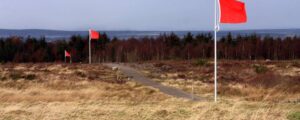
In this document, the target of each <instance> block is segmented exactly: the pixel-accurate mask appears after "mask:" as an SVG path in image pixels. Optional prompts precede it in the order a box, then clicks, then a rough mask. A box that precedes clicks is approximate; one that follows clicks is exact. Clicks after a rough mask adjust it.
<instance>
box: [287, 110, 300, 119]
mask: <svg viewBox="0 0 300 120" xmlns="http://www.w3.org/2000/svg"><path fill="white" fill-rule="evenodd" d="M287 119H289V120H300V111H298V112H292V113H290V114H289V115H288V116H287Z"/></svg>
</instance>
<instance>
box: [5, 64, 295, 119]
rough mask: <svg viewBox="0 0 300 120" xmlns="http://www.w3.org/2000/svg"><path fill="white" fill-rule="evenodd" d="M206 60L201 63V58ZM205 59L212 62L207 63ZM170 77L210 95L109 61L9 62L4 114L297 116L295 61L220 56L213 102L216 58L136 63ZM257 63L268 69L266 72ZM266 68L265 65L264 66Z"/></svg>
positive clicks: (52, 116) (41, 116)
mask: <svg viewBox="0 0 300 120" xmlns="http://www.w3.org/2000/svg"><path fill="white" fill-rule="evenodd" d="M197 62H198V63H197ZM202 63H204V64H202ZM129 65H131V66H132V67H135V68H137V69H140V70H141V71H143V73H145V74H146V75H147V76H149V77H152V78H153V79H155V80H157V81H159V82H161V83H162V84H165V85H170V86H174V87H177V88H180V89H183V90H185V91H189V92H190V91H191V87H192V80H194V81H195V82H194V83H193V84H194V92H195V94H196V95H198V96H203V97H206V98H207V99H208V100H207V101H200V102H191V101H186V100H182V99H177V98H172V97H170V96H167V95H165V94H162V93H160V92H159V91H158V90H155V89H153V88H150V87H146V86H143V85H140V84H138V83H135V82H133V81H130V80H128V79H127V78H126V76H124V75H121V76H120V78H119V79H117V78H118V77H117V75H116V72H115V71H112V70H111V68H107V67H104V66H102V65H101V64H93V65H87V64H1V65H0V119H3V120H6V119H37V120H40V119H110V120H119V119H126V120H127V119H140V120H144V119H155V120H165V119H175V120H182V119H193V120H194V119H199V120H207V119H222V120H230V119H238V120H240V119H247V120H248V119H249V120H256V119H262V120H270V119H274V120H276V119H291V120H293V119H295V118H297V117H299V115H298V114H299V111H300V104H299V102H300V100H299V99H300V98H299V96H300V95H299V93H300V91H299V75H300V74H299V67H298V66H297V64H295V62H291V61H286V62H283V61H278V62H270V61H269V62H265V61H256V62H253V61H224V60H223V61H220V64H219V65H220V66H219V83H220V84H219V94H220V99H219V102H218V103H217V104H216V103H213V102H211V98H212V95H213V94H212V93H213V79H212V73H213V69H212V68H213V67H212V65H213V64H212V62H211V61H210V60H200V62H199V61H159V62H148V63H138V64H129ZM257 66H260V67H262V68H263V69H267V70H266V71H265V72H258V71H260V70H258V71H257V69H261V68H257ZM263 71H264V70H263Z"/></svg>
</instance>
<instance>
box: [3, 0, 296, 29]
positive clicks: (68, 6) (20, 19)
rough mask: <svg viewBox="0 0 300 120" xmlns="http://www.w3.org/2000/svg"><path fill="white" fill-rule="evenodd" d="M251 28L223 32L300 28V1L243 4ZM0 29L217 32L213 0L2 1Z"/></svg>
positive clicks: (260, 0)
mask: <svg viewBox="0 0 300 120" xmlns="http://www.w3.org/2000/svg"><path fill="white" fill-rule="evenodd" d="M243 1H244V2H245V3H246V6H247V12H248V17H249V19H248V23H247V24H242V25H223V26H222V28H223V29H227V30H229V29H230V30H232V29H270V28H271V29H281V28H300V0H243ZM0 9H1V10H0V16H1V19H0V28H4V29H56V30H86V29H88V28H94V29H97V30H212V29H213V15H214V13H213V10H214V0H1V3H0Z"/></svg>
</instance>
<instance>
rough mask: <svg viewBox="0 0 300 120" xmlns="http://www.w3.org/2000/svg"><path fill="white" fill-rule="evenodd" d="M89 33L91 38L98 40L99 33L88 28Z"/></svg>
mask: <svg viewBox="0 0 300 120" xmlns="http://www.w3.org/2000/svg"><path fill="white" fill-rule="evenodd" d="M89 33H90V34H89V35H90V38H91V40H98V39H99V38H100V34H99V33H98V32H97V31H95V30H89Z"/></svg>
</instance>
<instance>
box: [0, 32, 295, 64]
mask: <svg viewBox="0 0 300 120" xmlns="http://www.w3.org/2000/svg"><path fill="white" fill-rule="evenodd" d="M213 45H214V44H213V36H212V34H211V33H201V34H197V35H193V34H191V33H187V34H186V35H185V36H184V37H179V36H177V35H176V34H174V33H170V34H162V35H159V36H158V37H143V38H128V39H126V40H125V39H119V38H116V37H114V38H109V37H108V36H107V35H106V34H105V33H103V34H102V35H101V37H100V39H99V40H93V41H92V61H93V62H97V63H99V62H139V61H149V60H170V59H172V60H173V59H179V60H180V59H181V60H188V59H210V58H213V55H214V51H213V50H214V46H213ZM65 50H67V51H69V52H70V53H71V55H72V61H73V62H82V63H85V62H87V61H88V36H80V35H74V36H72V37H70V38H69V39H67V40H55V41H51V42H47V41H46V39H45V38H44V37H41V38H33V37H30V36H29V37H26V38H22V37H8V38H0V62H63V61H64V51H65ZM217 52H218V58H219V59H237V60H261V59H270V60H290V59H299V58H300V37H297V36H294V37H285V38H280V37H276V38H275V37H271V36H264V37H261V36H258V35H256V34H251V35H247V36H241V35H237V36H233V35H232V34H230V33H229V34H228V35H227V36H224V37H221V38H219V41H218V51H217Z"/></svg>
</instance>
